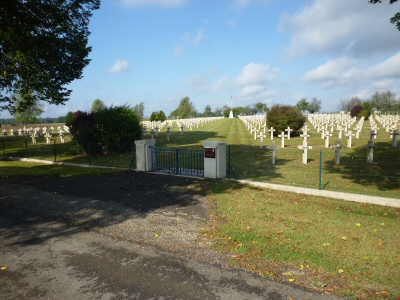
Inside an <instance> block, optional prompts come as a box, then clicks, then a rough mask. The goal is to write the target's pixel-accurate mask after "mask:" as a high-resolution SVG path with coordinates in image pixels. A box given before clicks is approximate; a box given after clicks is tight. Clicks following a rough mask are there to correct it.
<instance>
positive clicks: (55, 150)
mask: <svg viewBox="0 0 400 300" xmlns="http://www.w3.org/2000/svg"><path fill="white" fill-rule="evenodd" d="M56 143H57V142H56V139H54V161H55V162H56V161H57V146H56Z"/></svg>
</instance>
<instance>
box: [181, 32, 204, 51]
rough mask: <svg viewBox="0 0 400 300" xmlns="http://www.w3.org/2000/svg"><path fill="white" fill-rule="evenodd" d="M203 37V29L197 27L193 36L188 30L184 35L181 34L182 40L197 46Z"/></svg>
mask: <svg viewBox="0 0 400 300" xmlns="http://www.w3.org/2000/svg"><path fill="white" fill-rule="evenodd" d="M204 38H205V35H204V30H203V29H199V31H198V32H197V35H196V36H195V37H194V36H193V35H192V34H191V33H190V32H186V33H185V35H184V36H183V39H184V41H186V42H187V43H188V44H190V45H192V46H194V47H197V46H198V45H199V44H200V42H201V41H202V40H203V39H204Z"/></svg>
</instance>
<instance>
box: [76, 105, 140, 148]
mask: <svg viewBox="0 0 400 300" xmlns="http://www.w3.org/2000/svg"><path fill="white" fill-rule="evenodd" d="M70 132H71V136H72V140H73V142H74V143H75V145H76V146H77V147H78V149H79V150H80V151H81V152H83V153H89V152H90V153H109V152H122V151H124V150H128V149H130V146H131V145H132V142H134V141H135V140H138V139H140V137H141V128H140V123H139V118H138V116H137V115H136V113H135V112H134V111H133V109H131V107H130V106H128V105H122V106H111V107H106V108H104V109H102V110H99V111H96V112H91V113H87V112H81V111H77V112H75V113H74V115H73V118H72V124H71V125H70ZM89 147H90V149H89Z"/></svg>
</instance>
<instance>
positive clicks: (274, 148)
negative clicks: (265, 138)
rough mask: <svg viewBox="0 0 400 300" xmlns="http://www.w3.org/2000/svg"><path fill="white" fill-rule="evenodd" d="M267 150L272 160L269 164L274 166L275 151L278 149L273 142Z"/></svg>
mask: <svg viewBox="0 0 400 300" xmlns="http://www.w3.org/2000/svg"><path fill="white" fill-rule="evenodd" d="M266 148H267V149H268V150H272V160H271V163H272V164H273V165H274V164H275V158H276V150H278V149H279V147H278V146H277V145H276V144H275V141H273V142H272V145H271V146H267V147H266Z"/></svg>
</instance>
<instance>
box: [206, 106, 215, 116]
mask: <svg viewBox="0 0 400 300" xmlns="http://www.w3.org/2000/svg"><path fill="white" fill-rule="evenodd" d="M214 115H215V114H214V113H213V111H212V109H211V106H210V105H207V106H206V107H205V108H204V113H203V117H212V116H214Z"/></svg>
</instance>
